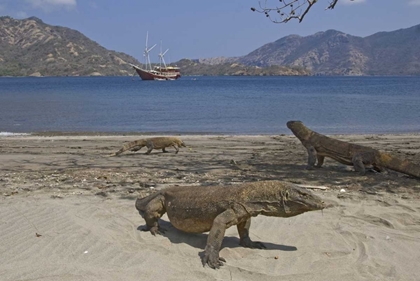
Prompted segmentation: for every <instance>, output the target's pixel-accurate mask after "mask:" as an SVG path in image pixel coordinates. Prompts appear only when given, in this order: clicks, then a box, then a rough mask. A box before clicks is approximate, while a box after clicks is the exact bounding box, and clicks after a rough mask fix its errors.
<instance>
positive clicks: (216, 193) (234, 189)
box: [136, 181, 324, 268]
mask: <svg viewBox="0 0 420 281" xmlns="http://www.w3.org/2000/svg"><path fill="white" fill-rule="evenodd" d="M323 208H324V202H323V201H322V199H321V198H319V197H318V196H316V195H314V194H313V193H311V192H310V191H308V190H306V189H304V188H301V187H298V186H296V185H293V184H291V183H286V182H280V181H261V182H254V183H247V184H243V185H233V186H207V187H199V186H183V187H170V188H167V189H165V190H162V191H159V192H157V193H154V194H152V195H150V196H147V197H144V198H139V199H137V201H136V209H137V210H138V211H139V213H140V215H141V216H142V217H143V218H144V220H145V221H146V229H145V231H150V232H151V233H152V234H153V235H156V234H161V233H162V232H164V230H163V229H162V228H161V227H160V226H159V224H158V219H159V218H160V217H161V216H162V215H163V214H164V213H167V214H168V217H169V220H170V222H171V223H172V225H173V226H174V227H175V228H177V229H179V230H182V231H184V232H191V233H201V232H207V231H210V233H209V235H208V239H207V245H206V248H205V250H204V257H203V259H202V261H203V265H205V264H207V265H209V266H210V267H211V268H219V267H220V266H222V265H223V262H225V259H223V258H222V257H220V256H219V251H220V248H221V245H222V241H223V237H224V235H225V230H226V229H227V228H229V227H231V226H233V225H236V226H237V229H238V233H239V237H240V242H239V244H240V245H241V246H244V247H249V248H265V246H264V244H262V243H261V242H253V241H251V239H250V238H249V227H250V225H251V217H255V216H258V215H264V216H274V217H291V216H296V215H299V214H302V213H304V212H308V211H315V210H321V209H323Z"/></svg>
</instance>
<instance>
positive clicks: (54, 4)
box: [26, 0, 77, 11]
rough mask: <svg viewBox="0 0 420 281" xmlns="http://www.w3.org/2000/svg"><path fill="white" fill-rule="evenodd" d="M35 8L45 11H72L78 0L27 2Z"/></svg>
mask: <svg viewBox="0 0 420 281" xmlns="http://www.w3.org/2000/svg"><path fill="white" fill-rule="evenodd" d="M26 2H28V3H30V4H31V5H32V6H33V7H34V8H39V9H43V10H45V11H51V10H55V9H59V8H67V9H72V8H76V6H77V2H76V0H26Z"/></svg>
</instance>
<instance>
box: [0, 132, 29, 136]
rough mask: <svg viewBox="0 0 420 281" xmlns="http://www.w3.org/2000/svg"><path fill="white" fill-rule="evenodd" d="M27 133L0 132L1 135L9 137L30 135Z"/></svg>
mask: <svg viewBox="0 0 420 281" xmlns="http://www.w3.org/2000/svg"><path fill="white" fill-rule="evenodd" d="M29 135H30V134H27V133H11V132H0V137H9V136H29Z"/></svg>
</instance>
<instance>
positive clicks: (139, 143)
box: [111, 140, 146, 156]
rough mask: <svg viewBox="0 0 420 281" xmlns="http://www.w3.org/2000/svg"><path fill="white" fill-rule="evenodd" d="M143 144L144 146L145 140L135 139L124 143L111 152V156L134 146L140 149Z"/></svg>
mask: <svg viewBox="0 0 420 281" xmlns="http://www.w3.org/2000/svg"><path fill="white" fill-rule="evenodd" d="M143 146H146V141H145V140H135V141H132V142H129V143H126V144H124V145H123V147H121V149H120V150H118V151H117V152H115V153H113V154H111V156H118V155H120V154H121V153H123V152H124V151H127V150H131V149H133V148H135V147H139V149H140V148H142V147H143ZM136 150H138V149H136Z"/></svg>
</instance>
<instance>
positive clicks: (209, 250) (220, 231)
mask: <svg viewBox="0 0 420 281" xmlns="http://www.w3.org/2000/svg"><path fill="white" fill-rule="evenodd" d="M237 223H238V219H237V216H236V213H235V212H234V211H233V210H232V209H228V210H226V211H224V212H223V213H221V214H219V215H218V216H217V217H216V218H215V219H214V221H213V225H212V227H211V229H210V233H209V236H208V238H207V245H206V248H205V249H204V256H203V258H202V262H203V265H206V264H207V265H208V266H209V267H211V268H213V269H218V268H219V267H220V266H222V265H223V263H224V262H226V260H225V259H224V258H222V257H220V256H219V252H220V248H221V246H222V242H223V238H224V236H225V231H226V229H227V228H228V227H230V226H232V225H234V224H237Z"/></svg>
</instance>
